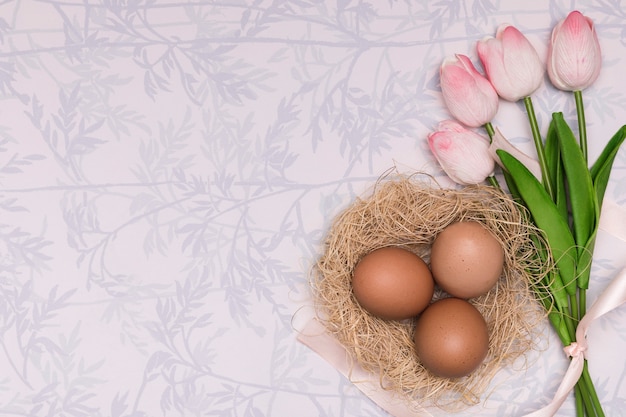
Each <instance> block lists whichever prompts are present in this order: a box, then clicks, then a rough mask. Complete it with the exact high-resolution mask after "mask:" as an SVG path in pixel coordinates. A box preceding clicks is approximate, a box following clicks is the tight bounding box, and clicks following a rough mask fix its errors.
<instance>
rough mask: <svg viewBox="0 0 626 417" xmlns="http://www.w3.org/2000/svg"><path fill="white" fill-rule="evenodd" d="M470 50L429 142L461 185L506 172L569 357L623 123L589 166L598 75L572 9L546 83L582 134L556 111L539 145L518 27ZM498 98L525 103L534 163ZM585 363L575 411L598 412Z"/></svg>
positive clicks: (590, 39) (590, 34) (528, 57)
mask: <svg viewBox="0 0 626 417" xmlns="http://www.w3.org/2000/svg"><path fill="white" fill-rule="evenodd" d="M476 52H477V55H478V57H479V59H480V61H481V63H482V67H483V68H484V72H485V75H482V74H481V73H480V72H479V71H478V70H477V69H476V68H475V67H474V65H473V64H472V61H471V60H470V59H469V58H468V57H467V56H464V55H456V56H455V57H454V58H452V59H447V60H445V61H444V62H443V63H442V65H441V68H440V82H441V90H442V95H443V98H444V101H445V103H446V106H447V107H448V110H449V112H450V113H451V114H452V116H454V118H455V119H456V121H452V120H447V121H444V122H442V123H441V124H440V125H439V128H438V129H437V131H435V132H433V133H431V134H430V135H429V136H428V143H429V147H430V149H431V151H432V152H433V154H434V156H435V158H436V159H437V160H438V162H439V164H440V165H441V167H442V169H443V170H444V171H445V172H446V173H447V174H448V176H449V177H450V178H451V179H452V180H454V181H455V182H457V183H459V184H462V185H470V184H477V183H481V182H483V181H485V180H488V181H489V182H490V183H491V184H492V185H493V186H495V187H499V184H498V181H497V180H496V177H495V174H494V172H495V167H496V165H499V166H500V167H501V168H502V174H503V176H504V179H505V181H506V184H507V188H508V191H509V192H510V194H511V195H512V196H513V198H515V199H516V200H517V201H518V202H519V203H520V204H521V205H523V206H524V207H525V208H526V209H527V210H525V212H527V213H528V216H529V220H530V221H532V222H533V223H534V224H535V225H536V226H537V227H538V228H539V229H541V231H542V232H543V235H544V237H545V239H544V240H543V241H542V242H536V244H537V248H538V251H537V256H538V257H540V258H541V259H542V260H543V261H545V262H548V261H550V260H553V262H554V264H555V268H553V269H551V270H550V272H549V274H547V276H546V277H545V278H544V282H542V283H541V285H535V288H534V290H535V292H536V293H537V295H538V299H539V300H541V301H542V302H543V303H544V306H545V308H546V309H547V311H548V317H549V319H550V323H551V324H552V326H553V328H554V329H555V331H556V333H557V334H558V336H559V338H560V340H561V341H562V343H563V345H564V346H565V347H566V353H568V354H569V355H570V356H571V357H574V356H578V355H583V353H584V352H581V350H584V349H580V347H581V346H584V345H583V344H581V343H579V344H578V345H577V344H576V341H577V340H576V328H577V326H578V323H579V321H580V320H581V319H582V318H583V316H585V313H586V290H587V288H588V286H589V280H590V270H591V260H592V254H593V249H594V243H595V239H596V233H597V230H598V224H599V219H600V210H601V207H602V200H603V197H604V192H605V189H606V186H607V183H608V180H609V175H610V172H611V167H612V165H613V161H614V159H615V156H616V154H617V151H618V149H619V147H620V145H621V144H622V142H623V141H624V139H625V138H626V126H623V127H622V128H621V129H619V130H618V132H617V133H616V134H615V135H614V136H613V137H612V138H611V139H610V140H609V141H608V143H607V145H606V147H605V148H604V150H603V151H602V152H601V153H600V156H599V157H598V159H597V160H596V161H595V162H594V163H593V164H591V166H590V167H589V164H588V161H587V135H586V122H585V113H584V105H583V99H582V91H583V90H585V89H586V88H587V87H589V86H590V85H591V84H592V83H593V82H594V81H595V80H596V79H597V77H598V74H599V72H600V68H601V51H600V44H599V42H598V38H597V35H596V32H595V28H594V24H593V22H592V21H591V20H590V19H589V18H587V17H586V16H584V15H583V14H581V13H580V12H578V11H573V12H571V13H570V14H569V15H568V16H567V17H566V18H565V19H563V20H562V21H560V22H559V23H558V24H557V25H556V26H555V27H554V29H553V31H552V37H551V39H550V44H549V50H548V59H547V73H548V76H549V79H550V81H551V82H552V84H553V85H554V86H555V87H556V88H557V89H559V90H563V91H568V92H573V97H574V100H575V104H576V110H577V132H578V138H576V135H575V134H574V130H573V129H572V128H570V126H569V124H568V122H567V121H566V120H565V118H564V115H563V114H562V113H554V114H553V115H552V119H551V122H550V125H549V127H548V129H547V133H546V135H545V139H544V138H543V137H542V133H541V129H540V127H539V126H538V122H537V118H536V116H535V112H534V108H533V104H532V99H531V95H532V94H533V93H534V92H535V91H536V90H537V89H538V88H539V87H540V86H541V84H542V82H543V79H544V73H545V67H544V64H543V63H542V61H541V59H540V57H539V55H538V54H537V52H536V50H535V49H534V47H533V46H532V45H531V43H530V42H529V41H528V39H527V38H526V37H525V36H524V35H523V34H522V33H521V32H520V31H519V30H518V29H516V28H515V27H513V26H510V25H503V26H500V27H499V28H498V30H497V32H496V35H495V37H488V38H485V39H483V40H480V41H478V42H477V44H476ZM500 99H503V100H506V101H511V102H516V101H519V100H523V103H524V105H525V109H526V113H527V117H528V120H529V123H530V128H531V129H530V130H531V132H532V137H533V142H534V145H535V149H536V154H537V158H536V159H535V158H532V157H530V156H529V155H526V154H524V153H522V152H521V151H520V150H518V149H517V148H515V147H514V146H513V145H512V144H511V143H509V142H508V141H507V140H506V139H505V137H504V136H503V135H502V133H501V132H500V130H499V129H497V128H494V126H493V125H492V120H493V119H494V117H495V115H496V113H497V111H498V105H499V100H500ZM478 127H484V128H485V130H486V133H487V136H488V138H486V137H484V136H482V135H481V134H479V133H477V132H476V131H475V130H473V129H474V128H478ZM579 337H580V335H579ZM579 342H580V340H579ZM577 347H578V348H577ZM582 363H583V367H582V370H581V373H580V377H579V379H578V381H577V383H576V385H575V387H574V393H575V398H576V409H577V413H578V414H577V415H578V416H603V415H604V413H603V410H602V406H601V404H600V401H599V400H598V396H597V394H596V391H595V388H594V386H593V382H592V380H591V377H590V375H589V372H588V369H587V363H586V359H584V360H583V361H582ZM565 394H567V393H565ZM564 397H565V396H563V398H562V399H561V400H557V401H556V405H554V404H552V405H551V407H552V408H551V410H552V411H549V410H548V411H546V410H547V409H548V408H549V407H546V409H544V410H540V411H539V412H537V413H534V414H533V415H536V416H539V415H542V416H543V415H552V414H553V413H554V412H555V411H556V409H558V407H559V406H560V404H561V403H562V401H563V400H564ZM559 401H560V402H559Z"/></svg>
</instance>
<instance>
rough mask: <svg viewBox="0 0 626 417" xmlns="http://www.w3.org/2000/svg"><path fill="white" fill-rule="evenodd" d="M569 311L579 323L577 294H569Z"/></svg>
mask: <svg viewBox="0 0 626 417" xmlns="http://www.w3.org/2000/svg"><path fill="white" fill-rule="evenodd" d="M569 312H570V314H571V315H572V318H573V319H574V322H575V323H578V320H580V313H579V309H578V299H577V298H576V294H574V295H570V296H569Z"/></svg>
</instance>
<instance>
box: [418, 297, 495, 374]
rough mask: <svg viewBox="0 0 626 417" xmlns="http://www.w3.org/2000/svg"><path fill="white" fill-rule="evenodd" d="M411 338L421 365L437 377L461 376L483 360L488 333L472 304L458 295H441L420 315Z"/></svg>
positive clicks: (483, 320)
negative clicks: (449, 296) (453, 296)
mask: <svg viewBox="0 0 626 417" xmlns="http://www.w3.org/2000/svg"><path fill="white" fill-rule="evenodd" d="M414 341H415V351H416V353H417V356H418V358H419V359H420V361H421V363H422V365H424V368H426V369H428V370H429V371H430V372H432V373H433V374H435V375H437V376H440V377H444V378H460V377H463V376H466V375H469V374H470V373H471V372H472V371H474V370H475V369H476V368H478V366H480V364H481V363H482V362H483V361H484V360H485V357H486V356H487V351H488V349H489V332H488V330H487V323H485V319H484V318H483V316H482V314H480V312H479V311H478V310H477V309H476V308H475V307H474V306H473V305H471V304H470V303H468V302H467V301H465V300H462V299H460V298H444V299H441V300H438V301H435V302H434V303H432V304H431V305H430V306H428V308H426V310H424V312H423V313H422V314H421V316H420V317H419V319H418V320H417V324H416V326H415V335H414Z"/></svg>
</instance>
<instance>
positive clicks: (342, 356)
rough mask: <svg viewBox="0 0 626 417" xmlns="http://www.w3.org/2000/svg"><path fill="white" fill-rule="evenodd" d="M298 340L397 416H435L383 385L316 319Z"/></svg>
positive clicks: (307, 325)
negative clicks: (384, 387) (382, 386)
mask: <svg viewBox="0 0 626 417" xmlns="http://www.w3.org/2000/svg"><path fill="white" fill-rule="evenodd" d="M298 341H300V342H301V343H303V344H304V345H306V346H308V347H309V348H311V349H312V350H313V351H314V352H316V353H317V354H318V355H320V356H321V357H322V358H324V359H325V360H326V361H327V362H328V363H330V364H331V365H332V366H333V367H335V369H337V370H338V371H339V372H341V373H342V374H343V376H345V377H346V378H347V379H348V380H349V381H350V382H352V383H353V384H354V385H355V386H356V387H357V388H358V389H359V390H361V391H362V392H363V393H364V394H365V395H367V396H368V397H369V398H370V399H371V400H372V401H374V402H375V403H376V404H378V406H379V407H381V408H382V409H383V410H385V411H387V412H388V413H389V414H391V415H392V416H395V417H434V416H433V415H432V414H430V413H429V412H428V411H426V409H424V408H423V407H421V406H419V405H418V404H417V403H414V402H413V403H411V404H409V401H408V400H407V399H405V398H400V397H399V396H398V395H397V394H394V393H393V392H392V391H389V390H385V389H383V388H381V386H380V380H379V379H377V378H376V376H375V375H372V374H371V373H369V372H367V371H365V370H364V369H363V368H362V367H361V366H360V365H359V364H358V363H356V362H354V360H353V359H352V358H351V357H350V354H349V353H348V351H346V349H345V348H344V347H343V345H341V344H340V343H339V342H338V341H337V339H335V338H334V337H333V336H332V335H330V334H329V333H328V332H327V331H326V328H325V327H324V326H323V325H322V324H321V323H320V322H319V321H318V320H316V319H311V320H309V321H308V322H307V323H306V325H305V326H304V328H303V329H302V330H301V331H300V332H299V334H298Z"/></svg>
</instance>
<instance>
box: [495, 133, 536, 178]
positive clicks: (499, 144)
mask: <svg viewBox="0 0 626 417" xmlns="http://www.w3.org/2000/svg"><path fill="white" fill-rule="evenodd" d="M498 149H502V150H504V151H507V152H508V153H510V154H511V155H512V156H514V157H515V158H516V159H517V160H518V161H520V162H521V163H522V164H524V166H525V167H526V168H528V170H529V171H530V172H532V174H533V175H534V176H535V177H536V178H537V179H538V180H539V181H541V167H540V165H539V162H538V161H537V160H536V159H533V158H531V157H530V156H528V155H526V154H525V153H524V152H522V151H520V150H519V149H517V148H516V147H515V146H514V145H513V144H512V143H511V142H509V141H508V140H507V139H506V138H505V137H504V135H502V133H501V132H500V129H498V128H496V131H495V134H494V135H493V138H492V140H491V144H490V145H489V154H490V155H491V157H492V158H494V160H495V161H496V163H497V164H498V165H500V166H502V162H501V161H500V157H499V156H498V154H497V153H496V151H497V150H498Z"/></svg>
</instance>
